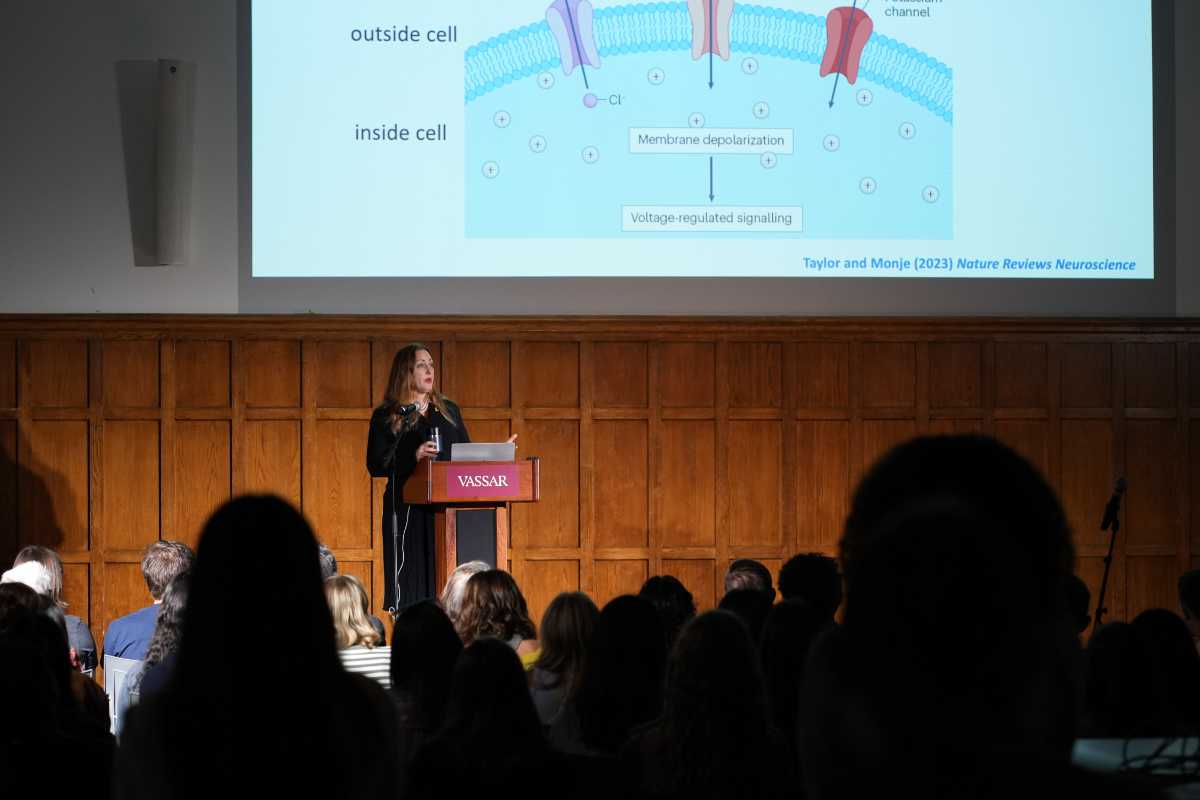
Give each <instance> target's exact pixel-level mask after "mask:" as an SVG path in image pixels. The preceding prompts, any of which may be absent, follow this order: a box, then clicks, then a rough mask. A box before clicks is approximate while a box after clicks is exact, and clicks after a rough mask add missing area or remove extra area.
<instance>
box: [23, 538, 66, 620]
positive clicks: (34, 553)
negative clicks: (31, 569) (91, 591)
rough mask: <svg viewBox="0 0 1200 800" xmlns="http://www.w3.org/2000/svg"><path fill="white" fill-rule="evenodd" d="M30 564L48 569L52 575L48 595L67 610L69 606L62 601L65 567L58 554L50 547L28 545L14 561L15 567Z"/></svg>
mask: <svg viewBox="0 0 1200 800" xmlns="http://www.w3.org/2000/svg"><path fill="white" fill-rule="evenodd" d="M28 562H35V563H38V564H41V565H42V566H43V567H45V568H46V571H47V572H49V573H50V586H49V591H48V592H46V593H48V594H49V595H50V597H51V598H53V599H54V602H56V603H58V604H59V605H60V606H62V607H64V608H65V607H66V605H67V604H66V603H64V602H63V601H62V589H63V565H62V559H61V558H59V556H58V553H56V552H54V551H53V550H51V549H50V548H49V547H42V546H41V545H37V544H30V545H26V546H25V547H22V548H21V549H20V551H18V552H17V557H16V558H14V559H13V566H14V567H16V566H20V565H21V564H25V563H28Z"/></svg>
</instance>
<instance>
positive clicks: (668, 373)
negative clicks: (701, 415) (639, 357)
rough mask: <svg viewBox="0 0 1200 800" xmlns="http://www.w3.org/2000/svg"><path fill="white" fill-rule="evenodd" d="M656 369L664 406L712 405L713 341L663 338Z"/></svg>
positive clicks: (714, 390)
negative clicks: (682, 340)
mask: <svg viewBox="0 0 1200 800" xmlns="http://www.w3.org/2000/svg"><path fill="white" fill-rule="evenodd" d="M659 353H660V355H659V367H658V372H657V373H654V374H655V375H656V377H657V380H658V384H659V399H660V402H661V403H662V406H663V407H664V408H699V407H712V406H713V405H714V404H715V402H716V347H715V346H714V345H713V343H712V342H663V343H662V344H660V345H659Z"/></svg>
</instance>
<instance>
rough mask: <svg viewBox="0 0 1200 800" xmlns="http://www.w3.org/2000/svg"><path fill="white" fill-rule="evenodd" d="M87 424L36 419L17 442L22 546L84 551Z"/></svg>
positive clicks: (86, 514)
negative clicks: (22, 446) (44, 546)
mask: <svg viewBox="0 0 1200 800" xmlns="http://www.w3.org/2000/svg"><path fill="white" fill-rule="evenodd" d="M88 430H89V428H88V422H87V421H85V420H35V421H33V422H30V423H29V426H28V431H29V435H28V439H27V440H26V441H25V442H23V443H21V442H19V443H20V444H23V445H24V446H25V448H26V449H25V450H23V451H20V452H19V455H18V457H17V458H18V463H19V464H20V465H21V466H20V469H18V471H17V498H18V505H17V523H18V533H17V536H18V538H19V541H20V544H22V545H25V544H42V545H46V546H48V547H53V548H55V549H57V550H87V549H88V544H89V537H88V530H89V527H88V499H89V491H88V490H89V471H88V449H89V444H90V441H89V434H88Z"/></svg>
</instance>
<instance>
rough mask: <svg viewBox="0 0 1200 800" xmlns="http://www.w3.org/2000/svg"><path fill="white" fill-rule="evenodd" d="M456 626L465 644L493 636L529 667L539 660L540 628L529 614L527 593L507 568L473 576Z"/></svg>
mask: <svg viewBox="0 0 1200 800" xmlns="http://www.w3.org/2000/svg"><path fill="white" fill-rule="evenodd" d="M454 627H455V629H456V630H457V631H458V635H459V637H460V638H462V641H463V645H464V646H469V645H470V644H471V643H472V642H474V641H475V640H476V639H479V638H481V637H484V636H490V637H493V638H496V639H499V640H501V641H503V642H506V643H507V644H508V646H509V647H511V648H512V649H513V650H515V651H516V653H517V655H518V656H519V657H520V658H521V664H522V666H524V667H525V669H527V670H530V669H533V665H534V664H535V663H536V662H537V659H538V655H539V650H538V640H537V628H535V627H534V625H533V620H531V619H530V618H529V606H528V605H526V603H525V595H523V594H521V590H520V588H518V586H517V582H516V581H514V580H513V577H512V575H509V574H508V573H507V572H505V571H504V570H500V569H489V570H484V571H483V572H477V573H476V574H474V575H472V576H471V578H470V579H469V580H468V581H467V588H466V589H465V590H464V592H463V601H462V608H461V611H460V613H459V615H458V621H457V622H456V623H455V624H454Z"/></svg>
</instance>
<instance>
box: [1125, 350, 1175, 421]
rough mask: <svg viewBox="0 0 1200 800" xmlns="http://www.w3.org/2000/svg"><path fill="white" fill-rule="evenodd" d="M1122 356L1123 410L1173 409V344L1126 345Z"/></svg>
mask: <svg viewBox="0 0 1200 800" xmlns="http://www.w3.org/2000/svg"><path fill="white" fill-rule="evenodd" d="M1124 351H1125V352H1124V356H1125V398H1124V400H1125V407H1126V408H1174V407H1175V344H1174V343H1173V342H1128V343H1126V344H1125V347H1124Z"/></svg>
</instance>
